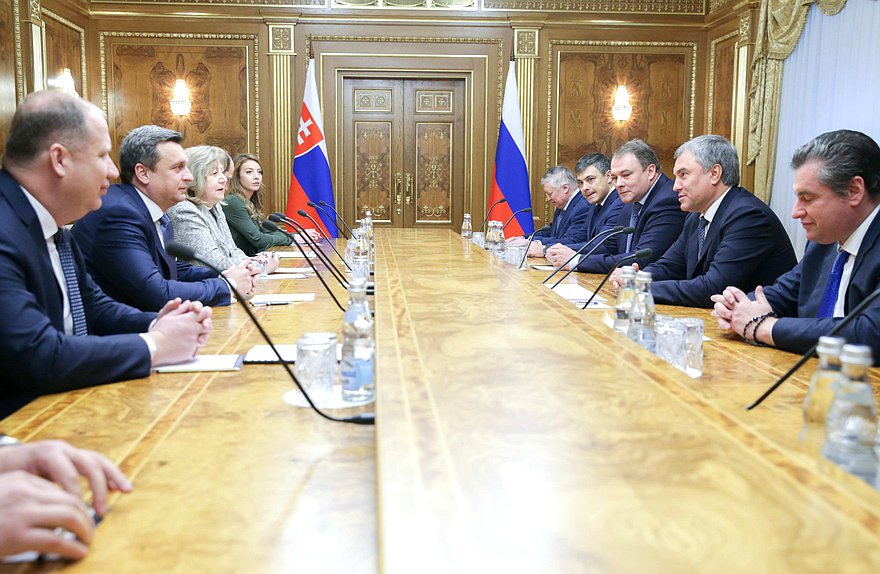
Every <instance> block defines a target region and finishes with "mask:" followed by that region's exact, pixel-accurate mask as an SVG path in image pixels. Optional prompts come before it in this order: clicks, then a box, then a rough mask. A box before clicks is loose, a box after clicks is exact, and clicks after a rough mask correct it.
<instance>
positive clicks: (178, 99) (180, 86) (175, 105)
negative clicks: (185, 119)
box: [171, 80, 192, 116]
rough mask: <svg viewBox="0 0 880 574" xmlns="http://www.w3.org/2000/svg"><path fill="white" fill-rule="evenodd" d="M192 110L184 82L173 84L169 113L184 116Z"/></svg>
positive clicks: (179, 81) (187, 89)
mask: <svg viewBox="0 0 880 574" xmlns="http://www.w3.org/2000/svg"><path fill="white" fill-rule="evenodd" d="M191 109H192V100H190V99H189V88H187V87H186V82H184V81H183V80H177V81H176V82H174V92H173V93H172V94H171V113H173V114H174V115H175V116H185V115H188V114H189V111H190V110H191Z"/></svg>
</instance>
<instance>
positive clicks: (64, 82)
mask: <svg viewBox="0 0 880 574" xmlns="http://www.w3.org/2000/svg"><path fill="white" fill-rule="evenodd" d="M46 83H47V84H48V85H49V87H50V88H52V89H54V90H61V91H62V92H64V93H65V94H70V95H71V96H75V97H77V98H78V97H79V94H78V93H76V84H75V83H74V81H73V75H72V74H71V73H70V68H64V69H63V70H61V73H60V74H58V75H57V76H55V77H54V78H49V79H48V80H46Z"/></svg>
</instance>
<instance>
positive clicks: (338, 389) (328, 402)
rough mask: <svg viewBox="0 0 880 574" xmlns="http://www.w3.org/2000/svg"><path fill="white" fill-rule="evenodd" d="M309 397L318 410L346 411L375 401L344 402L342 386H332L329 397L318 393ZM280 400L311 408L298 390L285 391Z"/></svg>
mask: <svg viewBox="0 0 880 574" xmlns="http://www.w3.org/2000/svg"><path fill="white" fill-rule="evenodd" d="M309 397H310V398H311V399H312V402H313V403H315V404H316V405H317V406H318V408H319V409H348V408H351V407H360V406H363V405H368V404H370V403H372V402H373V401H374V400H375V399H373V400H371V401H363V402H359V403H353V402H349V401H346V400H344V399H343V398H342V385H333V389H332V390H331V391H330V396H322V395H321V394H319V393H309ZM282 400H283V401H284V402H285V403H287V404H289V405H292V406H295V407H302V408H306V409H310V408H311V407H310V406H309V404H308V403H307V402H306V399H305V397H304V396H303V395H302V393H301V392H299V390H298V389H294V390H292V391H287V392H286V393H284V395H283V396H282Z"/></svg>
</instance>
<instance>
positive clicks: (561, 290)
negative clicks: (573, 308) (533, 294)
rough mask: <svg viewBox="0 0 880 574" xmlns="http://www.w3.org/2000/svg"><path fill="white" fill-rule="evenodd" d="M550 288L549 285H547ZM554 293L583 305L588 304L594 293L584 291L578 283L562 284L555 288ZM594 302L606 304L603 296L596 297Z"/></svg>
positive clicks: (587, 290)
mask: <svg viewBox="0 0 880 574" xmlns="http://www.w3.org/2000/svg"><path fill="white" fill-rule="evenodd" d="M547 286H548V287H549V286H550V285H549V283H548V284H547ZM553 292H554V293H556V294H557V295H560V296H561V297H564V298H565V299H568V300H569V301H571V302H572V303H580V304H581V305H583V304H584V303H586V302H587V300H588V299H589V298H590V297H592V296H593V292H592V291H590V290H589V289H584V288H583V287H581V286H580V285H578V284H577V283H560V284H559V285H557V286H556V287H554V288H553ZM593 301H599V302H600V303H604V302H605V298H604V297H602V296H601V295H596V298H595V299H593ZM591 307H592V305H591Z"/></svg>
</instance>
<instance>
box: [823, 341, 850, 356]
mask: <svg viewBox="0 0 880 574" xmlns="http://www.w3.org/2000/svg"><path fill="white" fill-rule="evenodd" d="M845 344H846V339H844V338H843V337H819V345H818V346H817V347H816V352H817V353H819V354H820V355H840V351H841V350H842V349H843V346H844V345H845Z"/></svg>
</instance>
